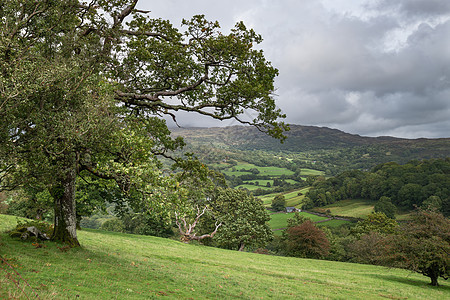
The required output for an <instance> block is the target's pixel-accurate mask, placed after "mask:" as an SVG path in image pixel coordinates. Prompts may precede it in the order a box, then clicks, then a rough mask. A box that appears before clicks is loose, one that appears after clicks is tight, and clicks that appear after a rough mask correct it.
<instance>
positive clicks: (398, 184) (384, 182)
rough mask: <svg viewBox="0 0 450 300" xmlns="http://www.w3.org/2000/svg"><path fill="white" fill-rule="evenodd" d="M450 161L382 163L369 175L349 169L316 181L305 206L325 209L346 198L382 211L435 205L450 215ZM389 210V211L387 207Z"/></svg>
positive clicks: (368, 173) (369, 172)
mask: <svg viewBox="0 0 450 300" xmlns="http://www.w3.org/2000/svg"><path fill="white" fill-rule="evenodd" d="M449 187H450V159H449V158H447V159H432V160H422V161H411V162H409V163H407V164H404V165H400V164H398V163H385V164H380V165H378V166H376V167H374V168H373V169H371V170H370V171H368V172H363V171H360V170H350V171H347V172H343V173H341V174H339V175H337V176H335V177H332V178H328V179H324V180H317V181H316V182H314V184H313V186H312V188H311V189H310V190H309V192H308V193H307V195H306V196H307V198H308V199H309V202H308V203H307V204H306V207H310V208H312V207H316V206H319V207H320V206H325V205H328V204H332V203H335V202H336V201H339V200H345V199H361V198H362V199H368V200H371V201H374V202H376V205H378V206H379V209H381V210H382V208H381V207H382V206H383V207H389V206H390V207H392V206H394V207H393V209H400V210H412V209H414V207H420V206H422V207H428V206H432V207H434V208H435V209H437V210H438V211H440V212H442V213H443V214H444V215H445V216H449V215H450V190H449ZM386 209H387V208H386Z"/></svg>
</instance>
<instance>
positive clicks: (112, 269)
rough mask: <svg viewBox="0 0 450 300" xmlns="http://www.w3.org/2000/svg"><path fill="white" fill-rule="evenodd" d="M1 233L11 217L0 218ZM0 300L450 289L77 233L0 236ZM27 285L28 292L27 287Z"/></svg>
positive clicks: (350, 270) (401, 276)
mask: <svg viewBox="0 0 450 300" xmlns="http://www.w3.org/2000/svg"><path fill="white" fill-rule="evenodd" d="M0 224H1V226H0V227H1V228H3V229H5V228H10V227H11V226H13V224H14V218H13V217H10V216H4V215H0ZM0 238H1V246H0V255H1V256H2V257H4V258H6V260H7V261H8V263H9V264H11V265H12V266H13V267H14V268H15V269H16V270H17V272H18V273H19V274H20V276H21V277H22V279H20V280H19V281H18V284H19V288H20V289H23V290H24V292H22V291H21V290H20V289H19V288H17V287H16V285H15V284H14V282H13V279H19V278H18V276H17V275H14V272H13V271H12V270H11V269H10V268H9V266H8V265H6V264H1V269H2V270H0V272H1V273H0V286H1V287H2V288H1V290H0V297H1V298H14V299H26V298H34V297H35V295H38V296H39V298H40V299H75V298H80V299H156V298H159V297H166V298H168V299H231V298H236V299H299V298H301V299H386V298H388V299H448V298H449V297H450V284H449V283H446V282H444V281H442V282H441V286H440V287H431V286H429V285H428V281H429V280H428V278H426V277H424V276H421V275H419V274H414V273H410V272H408V271H405V270H399V269H387V268H383V267H377V266H371V265H360V264H349V263H340V262H332V261H323V260H311V259H298V258H289V257H277V256H268V255H262V254H255V253H245V252H238V251H230V250H223V249H217V248H211V247H206V246H201V245H188V244H184V243H181V242H179V241H175V240H169V239H162V238H156V237H149V236H138V235H129V234H119V233H112V232H103V231H96V230H82V231H79V239H80V242H81V244H82V245H83V247H82V248H76V249H70V250H68V251H66V252H64V251H60V249H59V248H58V247H60V248H61V246H62V245H59V246H58V245H57V244H54V243H50V242H46V243H45V244H44V247H42V248H36V247H35V246H33V245H32V244H31V243H30V242H22V241H20V240H15V239H11V238H10V237H9V236H7V235H6V234H2V235H1V236H0ZM26 283H28V284H29V286H27V284H26Z"/></svg>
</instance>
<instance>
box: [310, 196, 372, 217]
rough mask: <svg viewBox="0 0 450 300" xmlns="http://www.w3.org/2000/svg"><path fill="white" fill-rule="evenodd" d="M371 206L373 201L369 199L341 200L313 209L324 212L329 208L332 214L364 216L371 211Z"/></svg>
mask: <svg viewBox="0 0 450 300" xmlns="http://www.w3.org/2000/svg"><path fill="white" fill-rule="evenodd" d="M373 206H374V202H373V201H370V200H362V199H360V200H342V201H338V202H336V203H333V204H330V205H326V206H322V207H320V208H315V209H314V211H317V212H325V211H327V210H328V209H329V210H330V211H331V214H333V215H338V216H347V217H353V218H365V217H367V215H368V214H370V213H371V212H372V211H373Z"/></svg>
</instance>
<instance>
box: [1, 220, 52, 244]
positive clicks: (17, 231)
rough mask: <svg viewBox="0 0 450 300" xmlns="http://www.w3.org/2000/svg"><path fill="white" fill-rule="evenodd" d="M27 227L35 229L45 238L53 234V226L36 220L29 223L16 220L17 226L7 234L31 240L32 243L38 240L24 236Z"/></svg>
mask: <svg viewBox="0 0 450 300" xmlns="http://www.w3.org/2000/svg"><path fill="white" fill-rule="evenodd" d="M28 227H36V228H37V229H38V230H39V231H40V232H41V233H43V234H45V235H46V236H47V237H50V236H51V235H52V233H53V224H50V223H47V222H44V221H38V220H30V221H21V220H17V226H16V227H15V228H14V229H13V230H11V231H10V232H9V235H10V236H11V237H18V238H22V239H24V240H33V241H36V240H38V239H39V238H38V237H36V236H32V235H30V234H26V232H27V228H28Z"/></svg>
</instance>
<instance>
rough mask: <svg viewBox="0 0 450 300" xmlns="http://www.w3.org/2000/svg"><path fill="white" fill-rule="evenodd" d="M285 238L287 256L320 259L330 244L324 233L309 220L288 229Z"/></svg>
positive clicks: (328, 249) (326, 253) (325, 254)
mask: <svg viewBox="0 0 450 300" xmlns="http://www.w3.org/2000/svg"><path fill="white" fill-rule="evenodd" d="M286 237H287V239H286V241H285V243H286V252H287V255H289V256H295V257H306V258H322V257H325V256H327V255H328V253H329V251H330V243H329V241H328V239H327V237H326V235H325V233H324V232H323V231H322V230H321V229H320V228H317V227H316V226H315V225H314V223H313V222H311V221H309V220H308V221H306V222H303V223H302V224H300V225H298V226H294V227H289V228H288V229H287V230H286Z"/></svg>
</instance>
